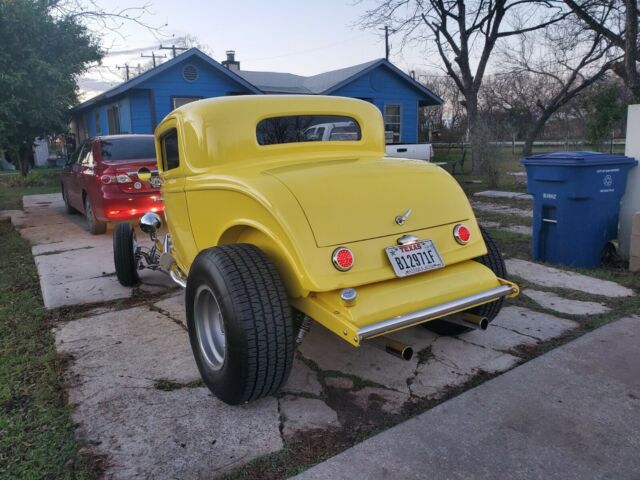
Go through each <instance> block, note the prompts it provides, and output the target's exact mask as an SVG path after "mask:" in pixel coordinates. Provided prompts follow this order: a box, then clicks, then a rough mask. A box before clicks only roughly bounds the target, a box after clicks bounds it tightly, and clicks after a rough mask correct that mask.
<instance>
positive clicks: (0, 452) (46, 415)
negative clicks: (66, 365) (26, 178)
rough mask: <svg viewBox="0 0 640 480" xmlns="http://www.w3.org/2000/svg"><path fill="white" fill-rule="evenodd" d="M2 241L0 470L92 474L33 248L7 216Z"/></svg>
mask: <svg viewBox="0 0 640 480" xmlns="http://www.w3.org/2000/svg"><path fill="white" fill-rule="evenodd" d="M0 243H1V244H2V255H0V477H1V478H3V479H5V478H6V479H31V478H33V479H36V478H50V479H54V478H55V479H67V478H68V479H83V478H92V476H93V475H92V473H91V470H90V468H89V462H88V460H87V459H86V458H84V457H82V456H81V455H80V454H79V453H78V447H79V445H78V443H77V442H76V440H75V439H74V436H73V430H74V428H73V423H72V421H71V407H69V406H68V405H67V404H66V402H65V394H64V390H63V388H62V378H61V372H62V360H61V359H60V358H59V357H58V356H57V354H56V349H55V346H54V340H53V336H52V334H51V325H50V324H49V321H50V320H51V319H50V318H49V317H48V314H47V312H46V311H45V310H44V307H43V305H42V298H41V296H40V284H39V282H38V276H37V274H36V268H35V264H34V262H33V257H32V256H31V249H30V248H29V245H28V243H27V242H26V241H25V240H23V239H22V237H20V235H19V234H18V233H17V232H16V231H15V229H14V228H13V227H12V226H11V225H10V224H9V223H6V222H2V223H0Z"/></svg>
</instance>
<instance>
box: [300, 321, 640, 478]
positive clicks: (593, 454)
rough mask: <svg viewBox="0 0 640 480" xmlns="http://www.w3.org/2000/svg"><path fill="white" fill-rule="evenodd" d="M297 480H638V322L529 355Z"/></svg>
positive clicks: (620, 323) (612, 326) (622, 323)
mask: <svg viewBox="0 0 640 480" xmlns="http://www.w3.org/2000/svg"><path fill="white" fill-rule="evenodd" d="M296 478H301V479H326V478H332V479H336V478H345V479H346V478H348V479H354V478H367V479H383V478H384V479H386V478H429V479H495V478H510V479H545V480H548V479H554V478H557V479H563V480H569V479H585V478H590V479H592V478H593V479H596V478H611V479H613V478H615V479H617V480H619V479H638V478H640V318H639V317H630V318H625V319H622V320H618V321H616V322H614V323H611V324H609V325H606V326H604V327H602V328H600V329H598V330H596V331H594V332H591V333H589V334H586V335H584V336H583V337H581V338H579V339H577V340H575V341H573V342H571V343H569V344H567V345H564V346H562V347H560V348H557V349H556V350H553V351H551V352H549V353H547V354H545V355H543V356H541V357H538V358H536V359H534V360H532V361H530V362H528V363H526V364H525V365H523V366H521V367H518V368H516V369H514V370H511V371H510V372H507V373H505V374H503V375H501V376H500V377H497V378H495V379H493V380H491V381H489V382H486V383H484V384H482V385H480V386H478V387H477V388H474V389H472V390H469V391H467V392H465V393H463V394H462V395H460V396H458V397H456V398H454V399H452V400H449V401H447V402H445V403H443V404H441V405H439V406H437V407H435V408H433V409H431V410H429V411H428V412H426V413H423V414H422V415H419V416H417V417H415V418H413V419H411V420H408V421H407V422H405V423H403V424H401V425H398V426H396V427H394V428H392V429H390V430H387V431H385V432H383V433H381V434H379V435H377V436H375V437H372V438H370V439H369V440H366V441H365V442H363V443H361V444H359V445H356V446H355V447H353V448H351V449H349V450H346V451H345V452H343V453H341V454H339V455H337V456H335V457H333V458H331V459H329V460H328V461H326V462H324V463H321V464H319V465H317V466H315V467H313V468H311V469H310V470H308V471H306V472H304V473H303V474H301V475H300V476H299V477H296Z"/></svg>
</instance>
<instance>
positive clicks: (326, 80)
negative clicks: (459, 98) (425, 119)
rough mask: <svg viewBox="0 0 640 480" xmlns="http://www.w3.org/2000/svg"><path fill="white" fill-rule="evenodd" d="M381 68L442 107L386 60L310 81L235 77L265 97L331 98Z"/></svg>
mask: <svg viewBox="0 0 640 480" xmlns="http://www.w3.org/2000/svg"><path fill="white" fill-rule="evenodd" d="M381 65H383V66H385V67H387V68H389V69H390V70H392V71H393V72H394V73H396V74H397V75H399V76H400V77H401V78H403V79H404V80H405V81H407V82H409V83H410V84H411V85H412V86H413V87H414V88H416V89H418V90H419V91H420V92H422V93H423V94H424V95H426V96H427V97H429V98H431V99H432V100H433V101H434V103H442V99H441V98H440V97H438V96H437V95H436V94H434V93H433V92H432V91H431V90H429V89H428V88H427V87H425V86H424V85H422V84H421V83H419V82H417V81H416V80H415V79H413V78H411V77H410V76H409V75H407V74H406V73H404V72H403V71H402V70H400V69H399V68H398V67H396V66H395V65H393V64H392V63H391V62H389V61H387V60H385V59H384V58H379V59H377V60H372V61H370V62H366V63H361V64H359V65H353V66H351V67H347V68H341V69H338V70H331V71H329V72H325V73H320V74H318V75H313V76H310V77H303V76H300V75H293V74H291V73H279V72H255V71H251V70H239V71H237V72H236V73H237V74H238V75H240V76H241V77H242V78H244V79H245V80H247V81H248V82H250V83H252V84H253V85H255V86H256V87H258V88H259V89H260V90H262V91H263V92H264V93H306V94H315V95H328V94H331V93H333V92H334V91H336V90H337V89H339V88H340V87H342V86H344V85H346V84H347V83H350V82H352V81H354V80H355V79H356V78H358V77H360V76H361V75H364V74H366V73H368V72H370V71H371V70H373V69H374V68H377V67H379V66H381Z"/></svg>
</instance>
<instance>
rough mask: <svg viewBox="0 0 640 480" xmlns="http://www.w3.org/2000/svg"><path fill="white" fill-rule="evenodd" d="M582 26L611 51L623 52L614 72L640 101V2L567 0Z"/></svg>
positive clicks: (626, 0)
mask: <svg viewBox="0 0 640 480" xmlns="http://www.w3.org/2000/svg"><path fill="white" fill-rule="evenodd" d="M564 1H565V3H566V4H567V6H568V7H569V8H570V9H571V11H572V12H573V13H574V14H575V15H576V17H577V18H578V19H580V21H581V22H582V23H583V25H584V26H585V27H586V28H588V29H590V30H593V31H594V32H596V33H597V34H599V35H601V36H602V37H603V38H604V39H605V40H606V41H607V42H608V43H609V44H610V45H611V46H612V47H615V48H617V49H619V50H620V51H621V52H624V58H623V59H621V61H619V62H618V63H616V64H615V65H614V68H613V71H614V72H615V73H616V74H617V75H618V76H620V77H621V78H622V79H623V80H624V82H625V85H626V86H627V88H629V90H631V92H632V93H633V96H634V97H635V100H636V101H640V72H639V71H638V60H639V58H638V50H639V49H640V39H639V38H638V21H639V20H640V10H639V8H638V0H580V1H578V0H564Z"/></svg>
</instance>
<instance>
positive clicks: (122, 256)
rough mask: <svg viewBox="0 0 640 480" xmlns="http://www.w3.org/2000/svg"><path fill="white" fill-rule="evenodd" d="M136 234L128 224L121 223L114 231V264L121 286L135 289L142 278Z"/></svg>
mask: <svg viewBox="0 0 640 480" xmlns="http://www.w3.org/2000/svg"><path fill="white" fill-rule="evenodd" d="M137 248H138V243H137V242H136V234H135V232H134V231H133V227H132V226H131V225H130V224H128V223H119V224H117V225H116V228H115V230H114V231H113V263H114V264H115V266H116V276H117V277H118V281H119V282H120V285H123V286H125V287H133V286H134V285H135V284H136V283H138V281H139V280H140V277H139V276H138V269H137V268H136V267H137V265H136V263H137V262H136V250H137Z"/></svg>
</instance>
